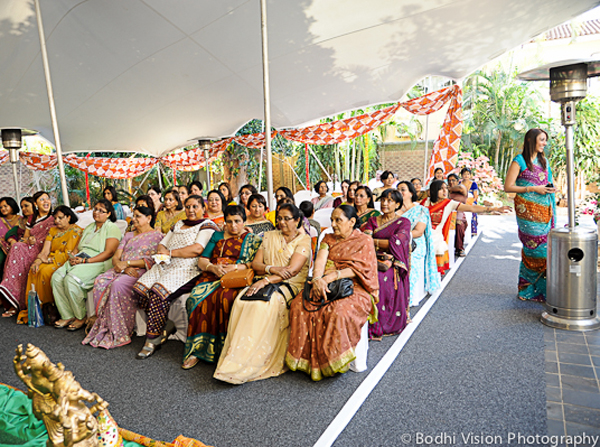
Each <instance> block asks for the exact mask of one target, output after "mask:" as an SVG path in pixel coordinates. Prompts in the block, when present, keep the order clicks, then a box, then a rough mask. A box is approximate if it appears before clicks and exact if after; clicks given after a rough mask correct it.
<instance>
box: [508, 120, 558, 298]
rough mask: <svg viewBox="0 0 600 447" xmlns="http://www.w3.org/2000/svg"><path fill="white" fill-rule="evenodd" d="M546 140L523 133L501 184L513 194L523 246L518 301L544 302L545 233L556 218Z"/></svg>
mask: <svg viewBox="0 0 600 447" xmlns="http://www.w3.org/2000/svg"><path fill="white" fill-rule="evenodd" d="M547 141H548V134H547V133H546V132H545V131H543V130H542V129H530V130H529V131H527V133H526V134H525V141H524V143H523V153H522V154H520V155H517V156H516V157H515V158H514V159H513V161H512V163H511V165H510V167H509V168H508V172H507V174H506V182H505V184H504V191H505V192H507V193H509V192H514V193H516V194H517V195H516V197H515V212H516V214H517V225H518V226H519V239H520V240H521V243H522V244H523V250H522V252H521V266H520V268H519V294H518V298H519V299H521V300H531V301H538V302H545V301H546V253H547V242H548V232H549V231H550V230H551V229H552V228H553V227H554V225H555V216H556V212H555V211H556V206H555V200H554V192H555V189H554V185H553V184H552V171H551V170H550V166H549V164H548V161H547V160H546V157H544V147H546V143H547Z"/></svg>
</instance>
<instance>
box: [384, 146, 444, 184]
mask: <svg viewBox="0 0 600 447" xmlns="http://www.w3.org/2000/svg"><path fill="white" fill-rule="evenodd" d="M433 143H434V141H430V142H429V144H428V146H427V161H428V162H429V159H430V158H431V150H432V148H433ZM379 150H380V157H381V169H382V170H384V171H392V172H393V173H394V174H396V176H397V178H398V180H410V179H412V178H414V177H418V178H420V179H423V173H424V168H425V142H417V143H416V144H415V146H414V149H413V145H412V143H411V142H410V141H409V142H392V143H383V144H382V145H381V146H380V149H379Z"/></svg>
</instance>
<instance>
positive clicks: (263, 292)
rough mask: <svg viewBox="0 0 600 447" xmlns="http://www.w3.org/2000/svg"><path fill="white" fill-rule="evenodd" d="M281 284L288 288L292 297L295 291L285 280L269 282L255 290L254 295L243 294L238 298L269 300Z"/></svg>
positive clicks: (243, 299)
mask: <svg viewBox="0 0 600 447" xmlns="http://www.w3.org/2000/svg"><path fill="white" fill-rule="evenodd" d="M281 286H286V287H287V288H288V290H289V291H290V292H291V294H292V297H294V296H295V295H296V292H295V291H294V289H293V288H292V286H290V285H289V284H288V283H286V282H280V283H277V284H270V283H269V284H267V285H266V286H264V287H263V288H262V289H259V290H257V291H256V293H255V294H254V295H244V296H242V297H240V300H242V301H271V297H272V296H273V294H274V293H275V292H279V289H281Z"/></svg>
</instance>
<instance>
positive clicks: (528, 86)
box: [461, 67, 543, 177]
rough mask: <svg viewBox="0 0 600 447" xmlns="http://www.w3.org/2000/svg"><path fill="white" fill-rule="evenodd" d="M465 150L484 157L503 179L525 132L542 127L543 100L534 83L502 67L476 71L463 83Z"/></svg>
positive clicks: (463, 137) (463, 140) (463, 143)
mask: <svg viewBox="0 0 600 447" xmlns="http://www.w3.org/2000/svg"><path fill="white" fill-rule="evenodd" d="M463 100H464V102H463V112H464V127H463V135H462V140H461V143H462V147H463V148H464V149H465V150H466V151H469V152H473V153H475V154H478V155H485V156H487V157H488V158H490V159H492V160H493V166H494V167H495V169H496V171H497V172H499V174H500V175H501V176H502V177H503V176H504V175H505V174H506V171H507V170H508V166H509V165H510V162H511V161H512V159H513V158H514V156H515V155H516V154H517V153H518V152H519V148H520V146H521V144H522V141H523V137H524V136H525V132H526V131H527V130H528V129H530V128H532V127H540V124H541V123H542V120H543V118H542V106H541V105H542V96H541V94H540V93H539V92H538V91H537V89H536V86H534V84H533V83H526V82H520V81H517V80H516V79H515V72H513V71H504V70H503V69H502V68H500V67H496V68H494V69H493V70H492V71H491V72H489V73H486V72H484V71H477V72H475V73H474V74H473V75H471V76H469V77H468V78H467V79H466V80H465V82H464V97H463Z"/></svg>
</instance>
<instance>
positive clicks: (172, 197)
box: [152, 189, 185, 234]
mask: <svg viewBox="0 0 600 447" xmlns="http://www.w3.org/2000/svg"><path fill="white" fill-rule="evenodd" d="M182 219H185V211H184V209H183V205H182V203H181V201H180V200H179V193H178V192H176V191H175V190H173V189H170V190H168V191H167V192H166V193H165V200H164V202H163V208H162V211H159V212H158V214H157V215H156V223H153V224H152V226H153V227H156V229H157V230H159V231H161V232H162V233H163V234H167V233H168V232H169V231H171V228H173V225H175V224H176V223H177V222H179V221H180V220H182Z"/></svg>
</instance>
